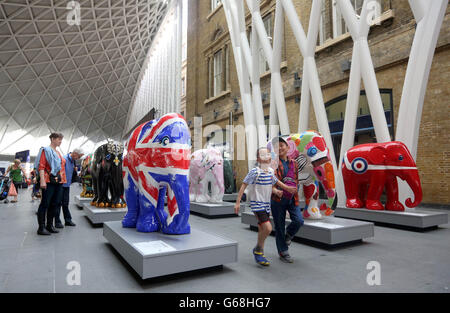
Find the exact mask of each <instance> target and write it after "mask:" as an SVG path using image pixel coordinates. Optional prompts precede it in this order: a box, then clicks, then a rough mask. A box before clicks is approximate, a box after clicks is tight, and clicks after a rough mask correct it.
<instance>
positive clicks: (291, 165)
mask: <svg viewBox="0 0 450 313" xmlns="http://www.w3.org/2000/svg"><path fill="white" fill-rule="evenodd" d="M272 151H274V152H275V153H276V154H277V155H278V158H279V159H278V168H277V169H276V170H275V175H276V177H277V178H278V179H279V180H280V181H282V182H283V183H284V184H286V185H288V186H296V187H297V190H298V185H299V183H298V165H297V162H296V161H295V160H293V159H291V158H289V157H288V152H289V145H288V144H287V142H286V141H285V140H284V139H283V138H282V137H276V138H274V139H272ZM271 209H272V216H273V222H274V226H275V239H276V245H277V250H278V254H279V256H280V259H281V260H282V261H284V262H286V263H292V262H293V259H292V257H291V256H290V254H289V251H288V250H289V245H290V244H291V240H292V238H294V236H295V234H296V233H297V232H298V231H299V229H300V227H301V226H302V225H303V224H304V221H303V216H302V213H301V209H300V203H299V197H298V192H296V193H294V194H292V193H289V192H287V191H285V190H280V189H277V188H276V187H275V186H274V187H273V188H272V200H271ZM286 212H289V216H290V219H291V223H290V224H289V226H288V227H286Z"/></svg>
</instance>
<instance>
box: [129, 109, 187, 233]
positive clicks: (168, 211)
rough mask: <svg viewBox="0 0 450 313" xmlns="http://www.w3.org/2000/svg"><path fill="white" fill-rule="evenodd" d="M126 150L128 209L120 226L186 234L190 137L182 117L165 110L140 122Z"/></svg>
mask: <svg viewBox="0 0 450 313" xmlns="http://www.w3.org/2000/svg"><path fill="white" fill-rule="evenodd" d="M126 149H127V154H126V156H125V158H124V171H123V181H124V185H125V197H126V200H127V204H128V212H127V214H126V215H125V217H124V219H123V221H122V226H123V227H127V228H136V229H137V231H139V232H156V231H161V232H162V233H164V234H187V233H190V225H189V210H190V203H189V180H188V179H189V165H190V150H191V136H190V132H189V128H188V126H187V124H186V120H185V119H184V117H183V116H181V115H180V114H177V113H170V114H166V115H164V116H162V117H161V118H160V119H156V120H152V121H149V122H147V123H143V124H141V125H140V126H138V127H137V128H136V129H135V130H134V131H133V132H132V134H131V135H130V138H129V139H128V141H127V144H126ZM166 194H167V206H165V205H164V201H165V196H166Z"/></svg>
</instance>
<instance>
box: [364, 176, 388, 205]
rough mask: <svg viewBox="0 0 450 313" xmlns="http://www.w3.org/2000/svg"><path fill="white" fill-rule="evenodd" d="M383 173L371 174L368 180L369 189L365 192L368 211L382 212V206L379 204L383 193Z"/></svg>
mask: <svg viewBox="0 0 450 313" xmlns="http://www.w3.org/2000/svg"><path fill="white" fill-rule="evenodd" d="M385 176H386V175H385V173H384V172H383V171H377V172H376V173H373V174H372V177H371V178H370V184H369V189H368V191H367V199H366V208H367V209H369V210H375V211H382V210H384V207H383V204H382V203H381V202H380V197H381V194H382V193H383V188H384V183H385Z"/></svg>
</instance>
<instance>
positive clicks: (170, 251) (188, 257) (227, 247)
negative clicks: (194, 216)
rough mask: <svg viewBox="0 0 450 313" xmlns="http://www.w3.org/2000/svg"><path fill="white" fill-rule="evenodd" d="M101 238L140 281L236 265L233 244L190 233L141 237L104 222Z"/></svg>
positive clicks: (235, 245)
mask: <svg viewBox="0 0 450 313" xmlns="http://www.w3.org/2000/svg"><path fill="white" fill-rule="evenodd" d="M103 236H104V237H105V238H106V239H107V240H108V241H109V243H110V244H111V245H112V246H113V247H114V249H116V250H117V252H119V254H120V255H121V256H122V257H123V258H124V259H125V260H126V261H127V262H128V264H130V266H131V267H132V268H133V269H134V270H135V271H136V272H137V273H138V274H139V276H140V277H141V278H142V279H147V278H152V277H158V276H165V275H170V274H175V273H181V272H187V271H193V270H199V269H205V268H210V267H215V266H220V265H223V264H227V263H233V262H237V257H238V256H237V253H238V244H237V242H236V241H233V240H230V239H227V238H224V237H221V236H218V235H214V234H210V233H206V232H203V231H200V230H197V229H191V233H190V234H187V235H165V234H162V233H159V232H158V233H157V232H155V233H140V232H138V231H136V229H134V228H123V227H122V223H121V222H119V221H117V222H106V223H105V224H104V225H103Z"/></svg>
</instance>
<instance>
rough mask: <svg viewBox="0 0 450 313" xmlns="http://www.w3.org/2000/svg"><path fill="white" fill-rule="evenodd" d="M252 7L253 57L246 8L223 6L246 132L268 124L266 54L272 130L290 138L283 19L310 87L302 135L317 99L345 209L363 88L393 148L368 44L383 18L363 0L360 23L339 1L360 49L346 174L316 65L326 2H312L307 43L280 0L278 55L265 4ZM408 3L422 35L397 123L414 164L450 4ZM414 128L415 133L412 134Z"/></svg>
mask: <svg viewBox="0 0 450 313" xmlns="http://www.w3.org/2000/svg"><path fill="white" fill-rule="evenodd" d="M246 1H247V5H248V7H249V10H250V13H251V16H252V25H253V28H252V44H251V46H252V49H251V50H250V47H249V44H248V41H247V37H246V33H245V19H244V7H243V1H240V0H223V1H222V2H223V4H224V8H225V12H226V15H227V23H228V27H229V30H230V36H231V39H232V45H233V51H234V53H235V58H236V67H237V72H238V77H239V83H240V88H241V97H242V101H243V106H244V121H245V125H246V127H248V126H258V125H259V126H260V125H262V123H263V122H264V121H263V119H262V118H261V112H263V111H262V101H261V96H260V95H261V94H260V84H259V75H260V74H259V69H258V68H257V67H258V64H259V51H260V46H261V47H262V50H263V52H264V55H265V57H266V59H267V60H268V64H269V67H270V70H271V73H272V82H271V98H270V125H280V128H281V132H282V133H283V134H289V133H290V131H289V121H288V119H287V113H286V104H285V99H284V93H283V88H282V80H281V75H280V64H281V50H282V38H283V28H284V16H285V15H286V17H287V19H288V21H289V24H290V26H291V28H292V31H293V33H294V36H295V39H296V41H297V44H298V46H299V48H300V52H301V54H302V55H303V79H302V90H301V105H300V112H299V126H298V131H299V132H303V131H306V130H307V129H308V128H309V106H310V97H311V98H312V101H313V107H314V111H315V117H316V120H317V124H318V128H319V129H318V130H319V131H320V132H321V133H322V135H323V136H324V138H325V141H326V144H327V146H328V148H329V150H330V154H331V156H332V163H333V166H334V170H335V172H336V173H337V175H336V178H337V184H336V185H337V186H336V187H337V191H338V200H339V203H338V205H345V201H346V197H345V192H344V186H343V180H342V175H341V166H342V158H343V156H344V154H345V152H346V151H347V150H348V149H349V148H351V147H352V146H353V145H354V139H355V131H356V121H357V118H358V106H359V100H360V90H361V79H362V81H363V82H364V86H365V90H366V95H367V100H368V104H369V109H370V115H371V117H372V123H373V127H374V130H375V134H376V138H377V141H378V142H387V141H390V140H391V137H390V134H389V129H388V124H387V121H386V116H385V111H384V107H383V103H382V101H381V96H380V91H379V87H378V82H377V78H376V75H375V69H374V65H373V62H372V57H371V54H370V49H369V44H368V41H367V37H368V34H369V29H370V26H371V25H372V23H373V21H374V18H375V17H376V16H374V14H373V13H374V12H372V10H374V9H375V8H374V7H373V5H372V3H371V2H370V1H369V0H364V3H363V7H362V10H361V15H360V16H358V15H357V14H356V12H355V10H354V8H353V6H352V4H351V2H350V0H336V1H337V5H338V6H339V8H340V11H341V14H342V16H343V18H344V20H345V23H346V25H347V27H348V29H349V31H350V34H351V37H352V39H353V42H354V46H353V54H352V63H351V69H350V79H349V87H348V96H347V105H346V111H345V120H344V129H343V136H342V145H341V151H340V160H339V171H337V166H336V161H335V154H334V150H333V144H332V140H331V134H330V129H329V124H328V119H327V114H326V110H325V106H324V101H323V95H322V90H321V86H320V81H319V75H318V71H317V65H316V62H315V48H316V43H317V36H318V30H319V23H320V14H321V5H322V1H321V0H313V2H312V9H311V14H310V20H309V26H308V35H307V36H306V35H305V32H304V30H303V27H302V24H301V23H300V20H299V17H298V15H297V13H296V9H295V6H294V5H293V3H292V1H291V0H278V1H277V3H276V10H275V27H274V40H273V50H272V48H271V46H270V42H269V40H268V38H267V33H266V32H265V29H264V25H263V23H262V18H261V14H260V9H259V7H260V1H259V0H246ZM409 3H410V5H411V8H412V11H413V13H414V16H415V18H416V21H417V30H416V35H415V38H414V42H413V46H412V49H411V55H410V58H409V64H408V69H407V72H406V78H405V85H404V88H403V94H402V100H401V104H400V110H399V117H398V122H397V136H396V140H400V141H403V142H404V143H405V144H406V145H407V146H408V148H409V149H410V150H411V153H412V154H413V156H415V155H416V153H417V141H418V138H419V127H420V120H421V115H422V109H423V102H424V97H425V92H426V86H427V82H428V76H429V72H430V68H431V62H432V59H433V55H434V50H435V47H436V43H437V38H438V35H439V30H440V28H441V25H442V21H443V18H444V15H445V11H446V6H447V4H448V1H446V0H434V1H422V0H409ZM249 73H251V74H252V75H251V81H252V88H253V93H252V92H251V91H250V89H251V87H250V81H249ZM252 96H253V97H252ZM255 123H256V124H255ZM411 123H412V126H413V127H412V128H411ZM254 128H256V127H254ZM411 129H413V131H411ZM269 131H270V137H274V136H275V135H277V130H276V128H271V129H270V130H269ZM264 135H265V132H264ZM250 138H253V141H252V142H255V141H256V140H255V137H249V135H248V134H247V145H248V146H247V149H248V148H249V143H248V141H249V139H250ZM262 140H263V137H262V136H261V134H260V137H259V144H260V145H261V143H262ZM251 151H253V150H252V149H250V150H248V152H249V153H250V154H249V155H252V154H253V153H252V152H251Z"/></svg>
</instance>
